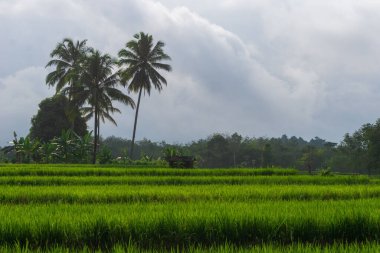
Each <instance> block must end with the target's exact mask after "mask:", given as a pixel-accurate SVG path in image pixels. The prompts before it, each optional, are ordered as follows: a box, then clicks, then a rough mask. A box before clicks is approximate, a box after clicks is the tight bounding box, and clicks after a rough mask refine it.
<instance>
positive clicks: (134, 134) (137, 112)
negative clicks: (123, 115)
mask: <svg viewBox="0 0 380 253" xmlns="http://www.w3.org/2000/svg"><path fill="white" fill-rule="evenodd" d="M142 89H143V87H142V86H141V88H140V92H139V98H138V100H137V107H136V114H135V124H134V126H133V136H132V144H131V154H130V157H131V159H132V160H133V147H134V145H135V136H136V125H137V117H138V115H139V107H140V99H141V93H142Z"/></svg>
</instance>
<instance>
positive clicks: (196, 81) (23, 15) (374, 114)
mask: <svg viewBox="0 0 380 253" xmlns="http://www.w3.org/2000/svg"><path fill="white" fill-rule="evenodd" d="M379 13H380V2H378V1H372V0H371V1H369V0H361V1H357V0H345V1H340V0H309V1H305V0H284V1H277V0H219V1H216V0H213V1H211V0H199V1H198V0H193V1H189V0H187V1H185V0H180V1H178V0H161V1H151V0H107V1H101V0H65V1H58V0H12V1H11V0H0V34H1V39H0V146H4V145H6V144H7V142H8V141H10V140H11V139H12V133H13V131H16V132H17V133H18V134H19V135H20V136H24V135H26V134H27V133H28V130H29V128H30V119H31V117H32V116H33V115H34V114H36V112H37V109H38V103H39V102H40V101H41V100H42V99H44V98H46V97H49V96H52V95H53V94H54V89H52V88H50V89H49V88H48V87H47V86H46V85H45V77H46V74H47V73H48V71H49V70H48V69H45V65H46V63H47V62H48V61H49V53H50V52H51V51H52V49H53V48H54V47H55V46H56V44H57V43H58V42H60V41H62V39H63V38H65V37H69V38H72V39H74V40H83V39H87V40H88V45H90V46H93V47H95V48H97V49H99V50H100V51H102V52H104V53H109V54H111V55H114V56H116V54H117V52H118V51H119V50H120V49H121V48H123V47H124V46H125V43H126V42H127V41H128V40H130V39H132V36H133V34H135V33H137V32H140V31H144V32H146V33H149V34H152V35H153V37H154V39H155V40H162V41H164V42H165V43H166V46H165V51H166V52H167V53H168V54H169V55H170V56H171V57H172V61H171V62H170V64H171V65H172V67H173V71H172V72H170V73H163V75H164V76H165V77H166V79H167V80H168V86H167V87H165V88H164V90H163V91H162V92H161V93H158V92H157V91H155V92H152V93H151V96H150V97H148V96H145V97H143V99H142V101H141V107H140V114H139V116H140V117H139V121H138V128H137V136H136V137H137V139H142V138H144V137H146V138H148V139H151V140H153V141H161V140H166V141H167V142H177V143H187V142H190V141H191V140H197V139H199V138H206V137H207V136H209V135H210V134H212V133H216V132H219V133H228V134H232V133H234V132H238V133H240V134H242V135H243V136H250V137H260V136H267V137H279V136H281V135H282V134H287V135H288V136H292V135H296V136H300V137H303V138H305V139H310V138H312V137H315V136H319V137H321V138H323V139H327V140H330V141H337V142H338V141H340V140H341V139H342V136H343V135H344V133H346V132H353V131H355V130H356V129H358V128H359V127H360V126H361V125H362V124H364V123H373V122H375V121H376V119H377V118H379V117H380V113H379V109H380V32H379V31H380V15H379ZM132 96H133V98H137V96H136V95H135V94H133V95H132ZM120 109H121V110H122V114H120V115H115V118H116V120H117V123H118V126H117V127H116V126H113V125H111V124H105V125H101V135H103V136H110V135H115V136H120V137H123V138H129V139H130V138H131V135H132V126H133V118H134V112H133V111H132V110H130V109H128V108H126V107H124V106H121V107H120ZM92 124H93V122H92V121H90V122H89V126H90V127H91V126H92Z"/></svg>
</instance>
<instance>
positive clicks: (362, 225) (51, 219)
mask: <svg viewBox="0 0 380 253" xmlns="http://www.w3.org/2000/svg"><path fill="white" fill-rule="evenodd" d="M0 252H380V179H379V178H376V177H368V176H359V175H352V176H344V175H334V176H316V175H313V176H309V175H300V174H299V173H298V172H297V171H296V170H293V169H280V168H278V169H275V168H273V169H169V168H162V169H160V168H154V169H151V168H123V167H91V166H80V165H11V164H7V165H5V164H4V165H0Z"/></svg>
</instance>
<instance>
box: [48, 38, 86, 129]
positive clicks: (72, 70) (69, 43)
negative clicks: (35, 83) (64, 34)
mask: <svg viewBox="0 0 380 253" xmlns="http://www.w3.org/2000/svg"><path fill="white" fill-rule="evenodd" d="M86 42H87V40H82V41H77V42H74V41H73V40H72V39H69V38H65V39H63V41H62V42H60V43H58V44H57V46H56V47H55V49H54V50H53V51H52V52H51V54H50V57H52V58H53V59H52V60H50V61H49V62H48V64H47V65H46V67H52V66H55V70H53V71H52V72H50V73H49V74H48V75H47V76H46V84H47V85H49V86H55V88H56V93H59V92H61V91H62V90H63V89H65V94H64V95H67V97H68V99H69V106H68V108H67V115H68V117H69V119H70V121H71V125H72V130H73V127H74V121H75V118H76V117H77V116H78V115H76V114H75V113H74V112H75V111H76V110H75V107H77V106H78V105H77V97H76V90H77V89H78V87H79V86H80V83H79V79H80V74H81V70H82V67H81V65H82V64H83V61H84V59H85V58H86V56H87V55H88V53H89V52H91V51H92V48H90V47H87V46H86Z"/></svg>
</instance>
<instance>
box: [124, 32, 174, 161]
mask: <svg viewBox="0 0 380 253" xmlns="http://www.w3.org/2000/svg"><path fill="white" fill-rule="evenodd" d="M164 46H165V44H164V43H163V42H162V41H158V42H157V43H156V45H153V37H152V35H149V34H145V33H143V32H140V33H138V34H135V35H134V40H131V41H129V42H127V44H126V48H124V49H122V50H120V51H119V65H120V66H125V68H124V69H122V70H121V72H120V75H121V81H122V82H123V83H127V82H130V83H129V86H128V90H129V91H130V92H135V93H139V95H138V101H137V108H136V114H135V123H134V127H133V136H132V145H131V157H132V158H133V146H134V142H135V134H136V124H137V118H138V112H139V107H140V99H141V93H142V91H144V93H145V92H146V93H148V95H150V92H151V89H152V86H153V87H154V88H155V89H157V90H158V91H161V90H162V85H163V84H165V85H166V84H167V82H166V79H165V78H164V77H163V76H162V75H161V74H160V73H159V72H158V70H165V71H171V69H172V68H171V66H170V65H169V64H165V63H161V62H162V61H165V60H170V57H169V55H167V54H166V53H165V52H164V50H163V47H164Z"/></svg>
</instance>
